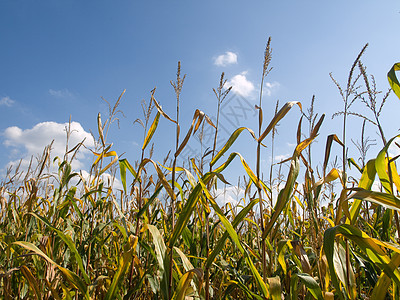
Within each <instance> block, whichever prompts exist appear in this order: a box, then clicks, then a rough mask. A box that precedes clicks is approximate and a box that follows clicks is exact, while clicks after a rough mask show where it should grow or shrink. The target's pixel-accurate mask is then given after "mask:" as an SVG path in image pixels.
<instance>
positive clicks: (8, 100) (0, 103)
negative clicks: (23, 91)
mask: <svg viewBox="0 0 400 300" xmlns="http://www.w3.org/2000/svg"><path fill="white" fill-rule="evenodd" d="M14 103H15V101H14V100H13V99H11V98H10V97H8V96H6V97H3V98H1V99H0V106H3V105H5V106H8V107H10V106H12V105H13V104H14Z"/></svg>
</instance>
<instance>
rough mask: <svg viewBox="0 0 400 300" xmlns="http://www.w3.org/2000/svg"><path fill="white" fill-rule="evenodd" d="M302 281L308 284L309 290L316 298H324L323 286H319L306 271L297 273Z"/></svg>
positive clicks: (320, 299) (319, 299)
mask: <svg viewBox="0 0 400 300" xmlns="http://www.w3.org/2000/svg"><path fill="white" fill-rule="evenodd" d="M296 275H297V277H298V278H299V279H300V281H301V282H302V283H303V284H304V285H305V286H306V288H307V289H308V291H309V292H310V293H311V295H313V297H314V298H315V299H318V300H323V299H324V297H323V295H322V291H321V288H320V287H319V285H318V283H317V281H316V280H315V279H314V278H313V277H311V276H310V275H309V274H306V273H299V274H296Z"/></svg>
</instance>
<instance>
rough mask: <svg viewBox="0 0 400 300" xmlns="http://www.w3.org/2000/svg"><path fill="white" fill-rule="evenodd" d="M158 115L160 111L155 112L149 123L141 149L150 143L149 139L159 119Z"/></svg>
mask: <svg viewBox="0 0 400 300" xmlns="http://www.w3.org/2000/svg"><path fill="white" fill-rule="evenodd" d="M160 115H161V114H160V112H157V115H156V117H155V118H154V121H153V123H152V124H151V126H150V128H149V131H148V132H147V135H146V138H145V139H144V142H143V146H142V150H144V149H146V147H147V145H148V144H149V143H150V140H151V138H152V137H153V135H154V132H156V129H157V125H158V121H159V120H160Z"/></svg>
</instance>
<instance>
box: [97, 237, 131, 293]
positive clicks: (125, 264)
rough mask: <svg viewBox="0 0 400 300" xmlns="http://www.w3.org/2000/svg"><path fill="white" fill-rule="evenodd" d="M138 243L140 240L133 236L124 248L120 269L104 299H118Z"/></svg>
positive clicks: (118, 268)
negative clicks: (117, 296)
mask: <svg viewBox="0 0 400 300" xmlns="http://www.w3.org/2000/svg"><path fill="white" fill-rule="evenodd" d="M137 243H138V238H137V237H136V236H135V237H134V236H133V235H131V236H130V237H129V239H128V242H127V243H126V244H125V246H124V252H123V254H122V257H120V258H119V262H118V267H117V270H116V272H115V274H114V277H113V280H112V282H111V285H110V287H109V288H108V291H107V294H106V296H105V298H104V299H105V300H112V299H115V298H116V295H117V294H118V292H119V286H121V285H122V282H123V281H124V279H125V274H126V273H127V271H128V268H129V266H130V263H131V262H132V257H133V255H134V252H135V248H136V245H137Z"/></svg>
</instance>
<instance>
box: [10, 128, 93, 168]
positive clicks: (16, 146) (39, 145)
mask: <svg viewBox="0 0 400 300" xmlns="http://www.w3.org/2000/svg"><path fill="white" fill-rule="evenodd" d="M66 128H68V123H56V122H42V123H38V124H36V125H35V126H34V127H33V128H31V129H21V128H19V127H16V126H12V127H8V128H7V129H6V130H5V131H4V132H3V136H4V145H5V146H6V147H9V148H12V151H11V152H12V153H13V156H14V157H15V156H19V157H18V158H22V159H23V161H22V166H27V165H28V164H29V161H30V158H31V157H32V156H34V157H36V156H38V155H41V154H42V153H43V150H44V147H45V146H47V145H49V144H50V143H51V142H52V141H53V140H54V142H53V145H52V150H51V157H52V158H54V157H55V156H59V157H60V158H63V156H64V153H65V149H66ZM85 138H86V140H85V145H86V146H87V147H93V145H94V141H93V137H92V135H91V134H90V133H88V132H86V131H85V130H84V129H83V127H82V126H81V124H80V123H78V122H71V135H70V139H69V149H72V148H73V147H74V146H76V145H77V144H78V143H80V142H82V141H83V140H84V139H85ZM89 153H90V151H89V150H87V149H85V148H84V147H81V148H80V151H79V153H78V154H77V156H76V159H75V160H74V161H73V163H72V167H73V168H74V169H80V168H82V167H83V166H84V160H85V159H86V155H87V154H89ZM18 162H19V159H18V160H15V161H12V162H10V163H9V164H8V165H15V164H16V163H18Z"/></svg>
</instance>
